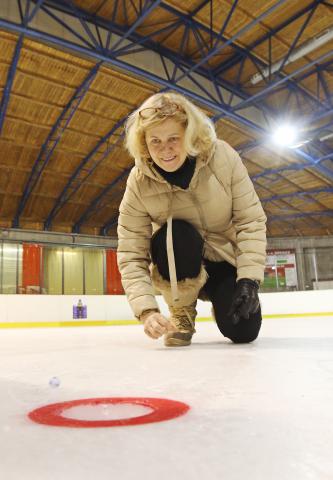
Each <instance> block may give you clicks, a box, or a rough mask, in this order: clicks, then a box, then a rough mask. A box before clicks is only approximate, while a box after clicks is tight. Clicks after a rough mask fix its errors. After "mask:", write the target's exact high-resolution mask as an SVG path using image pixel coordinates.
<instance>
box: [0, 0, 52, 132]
mask: <svg viewBox="0 0 333 480" xmlns="http://www.w3.org/2000/svg"><path fill="white" fill-rule="evenodd" d="M43 1H44V0H38V2H37V4H36V5H35V7H34V8H33V10H32V11H30V7H31V2H30V1H28V2H27V3H26V6H25V11H24V13H23V10H22V6H20V9H19V13H20V17H21V22H22V25H24V26H25V27H27V26H28V25H29V23H30V22H31V21H32V20H33V18H34V16H35V15H36V13H37V11H38V9H39V8H40V6H41V4H42V2H43ZM23 39H24V34H23V33H21V35H20V36H19V39H18V41H17V43H16V46H15V51H14V55H13V59H12V63H11V65H10V67H9V70H8V74H7V80H6V85H5V87H4V91H3V94H2V98H1V103H0V134H1V131H2V127H3V123H4V120H5V117H6V111H7V107H8V103H9V98H10V93H11V90H12V86H13V82H14V78H15V73H16V68H17V64H18V61H19V58H20V54H21V49H22V45H23Z"/></svg>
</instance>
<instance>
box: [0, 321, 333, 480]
mask: <svg viewBox="0 0 333 480" xmlns="http://www.w3.org/2000/svg"><path fill="white" fill-rule="evenodd" d="M0 337H1V347H0V392H1V395H0V405H1V414H0V415H1V430H0V457H1V460H0V470H1V478H2V479H4V480H21V479H22V480H23V479H25V480H30V479H33V480H49V479H52V480H67V479H68V480H69V479H70V480H75V479H80V480H82V479H94V480H95V479H99V480H104V479H120V478H121V479H124V480H138V479H144V480H150V479H152V480H153V479H154V480H155V479H159V480H162V479H163V480H164V479H182V480H186V479H208V480H211V479H219V480H221V479H227V480H245V479H251V480H312V479H313V480H332V478H333V459H332V446H333V429H332V425H333V408H332V405H333V317H324V316H323V317H314V318H309V317H307V318H287V319H266V320H264V321H263V327H262V330H261V335H260V338H259V339H258V340H257V341H256V342H254V343H253V344H248V345H234V344H232V343H231V342H229V341H228V340H227V339H225V338H223V337H222V336H221V334H220V333H219V331H218V330H217V327H216V326H215V324H214V323H213V322H206V323H198V324H197V334H196V335H195V336H194V341H193V344H192V345H191V346H190V347H185V348H178V349H177V348H172V349H170V348H165V347H164V346H163V343H162V340H158V341H153V340H151V339H149V338H148V337H146V336H145V335H144V333H143V329H142V327H141V326H114V327H86V328H57V329H46V328H45V329H12V330H11V329H9V330H2V331H1V330H0ZM52 377H57V378H58V379H59V381H60V385H59V386H58V387H57V386H53V387H52V386H50V385H49V381H50V379H51V378H52ZM99 397H154V398H166V399H171V400H177V401H180V402H184V403H186V404H188V405H189V406H190V410H189V411H188V412H187V413H186V414H184V415H182V416H180V417H178V418H174V419H172V420H168V421H164V422H159V423H151V424H146V425H136V426H118V427H111V428H66V427H54V426H46V425H40V424H37V423H33V422H32V421H31V420H30V419H29V418H28V417H27V415H28V413H29V412H30V411H31V410H33V409H35V408H37V407H41V406H45V405H48V404H52V403H55V402H65V401H69V400H77V399H85V398H99ZM145 413H146V411H144V408H143V407H139V406H136V407H135V406H134V405H132V406H131V405H127V406H125V405H123V406H118V407H117V406H114V407H113V408H109V409H107V408H104V410H103V411H102V410H101V407H100V408H99V409H98V408H97V407H95V411H94V408H93V407H91V409H90V410H89V409H83V410H82V407H81V411H80V410H78V411H77V412H76V418H82V419H84V418H85V419H95V420H96V419H97V420H98V419H99V418H101V419H102V418H103V416H104V418H109V419H111V418H120V417H123V418H124V417H129V416H131V415H132V416H137V415H143V414H145Z"/></svg>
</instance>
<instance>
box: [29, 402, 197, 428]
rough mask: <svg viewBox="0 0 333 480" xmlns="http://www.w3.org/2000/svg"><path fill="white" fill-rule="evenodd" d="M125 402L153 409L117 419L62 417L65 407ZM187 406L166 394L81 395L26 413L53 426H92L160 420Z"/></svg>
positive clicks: (35, 419) (138, 423)
mask: <svg viewBox="0 0 333 480" xmlns="http://www.w3.org/2000/svg"><path fill="white" fill-rule="evenodd" d="M120 403H127V404H133V405H142V406H144V407H149V408H152V409H153V411H152V412H150V413H148V414H146V415H140V416H138V417H131V418H121V419H117V420H78V419H74V418H66V416H65V415H64V414H65V412H66V410H68V409H69V408H72V407H77V406H81V405H100V404H120ZM189 409H190V407H189V405H187V404H186V403H182V402H177V401H175V400H168V399H166V398H143V397H111V398H84V399H81V400H70V401H68V402H62V403H53V404H51V405H46V406H45V407H40V408H37V409H36V410H33V411H32V412H30V413H29V414H28V417H29V418H30V419H31V420H32V421H33V422H36V423H41V424H43V425H52V426H56V427H74V428H96V427H122V426H127V425H142V424H145V423H154V422H164V421H165V420H171V419H172V418H176V417H179V416H180V415H184V414H185V413H186V412H187V411H188V410H189Z"/></svg>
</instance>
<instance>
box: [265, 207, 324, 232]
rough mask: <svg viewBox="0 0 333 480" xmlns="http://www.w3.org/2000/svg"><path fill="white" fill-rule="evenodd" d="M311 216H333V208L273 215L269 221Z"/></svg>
mask: <svg viewBox="0 0 333 480" xmlns="http://www.w3.org/2000/svg"><path fill="white" fill-rule="evenodd" d="M309 217H333V210H322V211H321V212H316V211H315V212H306V213H293V214H291V215H271V216H270V217H269V218H268V220H267V221H268V223H272V222H274V221H275V220H280V221H282V222H284V221H287V220H295V219H296V218H309ZM323 227H324V228H325V226H324V225H323Z"/></svg>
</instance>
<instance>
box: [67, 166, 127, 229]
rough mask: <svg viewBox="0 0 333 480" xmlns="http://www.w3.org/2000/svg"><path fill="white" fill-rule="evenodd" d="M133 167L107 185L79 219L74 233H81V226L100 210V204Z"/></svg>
mask: <svg viewBox="0 0 333 480" xmlns="http://www.w3.org/2000/svg"><path fill="white" fill-rule="evenodd" d="M131 169H132V167H129V168H126V170H124V171H123V172H122V173H121V174H120V175H119V176H118V177H117V178H116V179H115V180H113V181H112V182H111V183H110V184H109V185H107V186H106V187H105V188H104V189H103V190H102V192H101V193H100V194H99V195H98V196H97V197H96V198H95V199H94V200H93V202H92V203H91V204H90V205H89V207H88V208H87V210H86V211H85V212H84V214H83V215H81V217H80V218H79V220H78V221H77V222H76V223H75V225H74V226H73V233H79V231H80V228H81V225H82V224H83V223H84V222H86V221H87V220H88V219H89V218H90V217H91V216H92V215H93V214H94V213H96V211H97V210H98V209H99V208H100V206H101V205H100V202H101V200H102V198H104V197H105V196H106V195H107V194H108V193H109V192H110V191H111V190H112V189H113V188H114V187H115V186H116V185H117V184H118V183H119V182H121V181H122V180H125V179H126V178H127V176H128V174H129V173H130V171H131Z"/></svg>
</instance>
